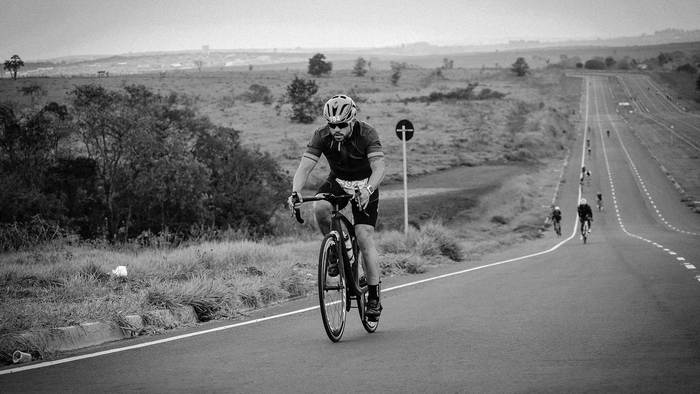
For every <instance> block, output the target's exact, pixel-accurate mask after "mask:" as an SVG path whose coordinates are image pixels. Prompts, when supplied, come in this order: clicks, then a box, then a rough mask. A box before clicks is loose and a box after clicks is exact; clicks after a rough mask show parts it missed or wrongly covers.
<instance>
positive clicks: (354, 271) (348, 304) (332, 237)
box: [294, 189, 379, 342]
mask: <svg viewBox="0 0 700 394" xmlns="http://www.w3.org/2000/svg"><path fill="white" fill-rule="evenodd" d="M358 197H359V189H358V190H356V193H355V195H352V194H342V195H334V194H331V193H322V194H318V195H316V196H313V197H311V196H310V197H303V196H302V197H301V201H302V203H306V202H312V201H321V200H323V201H328V202H329V203H331V207H332V208H331V230H330V232H329V233H328V234H326V236H324V237H323V241H321V250H320V252H319V256H318V283H317V284H318V301H319V306H320V309H321V319H322V320H323V328H324V329H325V330H326V334H327V335H328V338H329V339H330V340H331V341H333V342H338V341H340V339H341V338H342V337H343V332H344V331H345V323H346V320H347V312H349V311H350V309H351V308H353V307H354V308H357V310H358V312H359V314H360V321H361V322H362V326H363V327H364V328H365V330H366V331H367V332H369V333H372V332H374V331H376V330H377V326H379V319H378V318H374V319H370V318H368V316H367V315H366V314H365V312H366V306H367V280H366V278H365V275H364V272H365V271H364V268H365V267H364V258H363V257H362V253H361V252H360V249H359V245H358V243H357V237H356V235H355V228H354V226H353V225H352V223H351V222H350V220H349V219H348V218H347V217H346V216H345V215H343V214H342V213H341V212H340V209H339V207H340V206H342V205H345V204H347V203H348V202H349V201H350V200H351V199H355V198H358ZM297 201H298V200H297ZM294 214H295V216H296V219H297V221H298V222H299V223H304V219H302V217H301V211H300V210H299V209H298V208H295V209H294ZM333 263H337V274H335V275H332V273H333V272H329V269H331V271H333V268H332V265H333ZM353 300H354V301H355V303H354V306H353V302H352V301H353Z"/></svg>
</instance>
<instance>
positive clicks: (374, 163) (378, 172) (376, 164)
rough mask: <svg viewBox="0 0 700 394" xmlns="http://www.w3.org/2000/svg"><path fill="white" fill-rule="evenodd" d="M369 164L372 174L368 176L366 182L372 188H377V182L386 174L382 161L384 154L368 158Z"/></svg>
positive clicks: (380, 181)
mask: <svg viewBox="0 0 700 394" xmlns="http://www.w3.org/2000/svg"><path fill="white" fill-rule="evenodd" d="M369 166H370V168H372V175H370V177H369V181H368V182H367V183H368V184H369V185H370V186H371V187H372V190H377V187H379V184H381V183H382V180H384V175H386V164H385V163H384V156H383V155H381V156H380V155H377V156H373V157H370V158H369Z"/></svg>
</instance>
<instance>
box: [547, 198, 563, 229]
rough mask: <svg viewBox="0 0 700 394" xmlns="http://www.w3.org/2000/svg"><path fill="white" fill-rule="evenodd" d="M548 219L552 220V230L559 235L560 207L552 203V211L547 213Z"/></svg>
mask: <svg viewBox="0 0 700 394" xmlns="http://www.w3.org/2000/svg"><path fill="white" fill-rule="evenodd" d="M549 220H551V221H552V226H553V227H554V232H556V233H557V235H561V209H560V208H559V207H558V206H556V205H552V212H551V213H550V214H549Z"/></svg>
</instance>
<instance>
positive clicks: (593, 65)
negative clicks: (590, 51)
mask: <svg viewBox="0 0 700 394" xmlns="http://www.w3.org/2000/svg"><path fill="white" fill-rule="evenodd" d="M583 67H585V68H587V69H589V70H605V61H604V60H603V59H601V58H599V57H596V58H594V59H589V60H586V63H585V64H584V65H583Z"/></svg>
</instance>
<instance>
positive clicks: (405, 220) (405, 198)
mask: <svg viewBox="0 0 700 394" xmlns="http://www.w3.org/2000/svg"><path fill="white" fill-rule="evenodd" d="M404 129H405V127H404ZM401 136H402V137H403V138H401V142H402V145H403V232H404V235H406V236H408V174H407V171H406V130H404V131H403V133H402V134H401Z"/></svg>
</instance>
